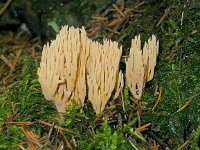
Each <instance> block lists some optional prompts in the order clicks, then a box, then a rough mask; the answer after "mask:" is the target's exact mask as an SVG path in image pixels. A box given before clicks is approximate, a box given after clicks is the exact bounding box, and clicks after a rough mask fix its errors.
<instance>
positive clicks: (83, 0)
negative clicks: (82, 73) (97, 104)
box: [0, 0, 200, 150]
mask: <svg viewBox="0 0 200 150" xmlns="http://www.w3.org/2000/svg"><path fill="white" fill-rule="evenodd" d="M122 2H123V1H112V2H108V1H100V0H97V1H91V0H75V1H69V2H66V1H63V0H59V1H56V2H53V1H51V0H47V1H43V0H42V1H39V0H34V1H25V0H15V1H12V2H11V4H10V5H9V7H8V8H7V10H6V11H5V12H4V13H3V14H2V15H1V16H0V27H1V31H2V32H1V34H0V56H1V59H0V71H1V72H0V107H1V109H0V148H1V149H22V148H31V146H32V147H33V146H35V147H36V148H38V149H47V148H50V149H58V148H60V149H62V147H65V149H66V148H68V149H71V148H73V149H75V148H76V149H144V148H148V149H154V150H155V149H156V148H158V149H166V148H168V149H178V148H183V149H184V148H185V149H195V150H197V149H199V147H200V103H199V102H200V101H199V99H200V78H199V75H200V71H199V70H200V65H199V64H200V57H199V56H200V50H199V47H200V31H199V29H200V12H199V9H200V2H199V1H198V0H187V1H185V0H159V1H156V0H144V1H142V0H137V1H131V0H127V1H125V3H124V6H123V3H122ZM5 3H6V1H2V2H1V5H0V8H2V7H3V6H4V5H3V4H5ZM112 3H113V4H115V6H116V7H118V8H120V9H121V8H122V9H121V11H122V13H123V15H119V13H118V11H117V10H115V9H114V7H113V5H112ZM92 16H95V17H102V18H106V19H104V20H103V21H99V20H95V19H94V17H93V18H91V17H92ZM115 20H118V21H116V22H113V21H115ZM111 23H112V24H111ZM22 24H25V26H26V28H27V30H25V28H24V27H23V26H22ZM65 24H68V25H74V26H82V25H84V26H86V29H87V31H88V33H89V36H90V37H91V38H93V39H95V40H99V41H101V40H102V39H103V38H111V39H112V40H116V41H118V42H119V43H120V44H121V45H123V57H122V61H121V63H120V68H121V69H122V70H123V71H124V72H125V59H124V57H126V56H127V55H128V53H129V48H130V45H131V39H132V38H134V36H135V35H138V34H140V35H141V37H142V43H144V41H146V40H147V39H148V38H149V37H150V36H151V35H152V34H155V35H156V36H157V38H158V39H159V41H160V49H159V52H160V53H159V57H158V62H157V66H156V71H155V75H154V79H153V80H152V81H151V82H149V83H147V85H146V88H145V92H144V95H143V98H142V109H143V111H142V114H141V116H140V118H141V122H142V125H148V126H147V128H145V130H144V131H141V132H140V131H138V122H139V121H138V116H137V105H136V102H135V100H134V98H133V96H132V95H131V93H130V92H129V89H128V87H127V86H125V87H124V89H123V92H122V96H121V97H120V98H119V99H118V100H116V101H113V100H110V102H109V103H108V105H107V106H108V107H107V109H106V110H105V111H104V113H103V114H101V115H100V116H95V114H94V111H93V109H92V106H91V104H90V103H89V102H88V101H86V104H85V106H84V108H83V110H82V111H81V110H79V108H78V106H77V104H76V103H74V105H73V107H71V108H69V110H68V111H67V113H65V114H58V113H57V111H56V108H55V106H54V104H52V103H51V102H49V101H46V100H45V98H44V96H43V95H42V91H41V87H40V84H39V82H38V79H37V78H38V77H37V67H38V65H39V61H40V55H41V49H42V44H41V43H43V42H46V41H49V39H53V38H55V35H56V32H58V31H59V29H60V28H61V26H62V25H65ZM13 27H14V28H13ZM11 28H12V30H11ZM19 50H21V51H22V52H21V53H20V52H19ZM18 55H19V57H18ZM2 56H3V57H2ZM2 58H3V59H2ZM5 58H6V59H7V61H5ZM15 59H16V60H17V64H16V65H14V63H11V65H9V62H14V60H15ZM12 67H13V68H12ZM156 87H158V91H157V93H156V92H155V89H156ZM161 87H162V91H163V92H162V95H161V99H160V102H159V103H158V105H157V107H156V108H155V109H154V111H152V108H153V107H154V105H155V102H156V100H157V98H158V93H159V90H160V89H161ZM122 99H123V100H124V102H123V101H122ZM123 103H124V108H123V107H122V105H123ZM118 104H120V106H118ZM185 104H188V105H187V106H186V105H185ZM113 106H116V107H113ZM185 106H186V107H185ZM10 122H16V124H14V123H10ZM19 123H21V124H19ZM146 129H147V130H146ZM28 131H29V132H32V133H33V134H34V135H37V136H36V137H35V138H34V136H33V135H32V136H31V137H30V135H29V132H28ZM30 139H31V140H30ZM30 141H34V142H33V143H34V144H33V145H31V144H30V143H31V142H30ZM184 144H185V145H184ZM20 146H21V147H20Z"/></svg>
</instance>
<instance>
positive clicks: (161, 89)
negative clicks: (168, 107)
mask: <svg viewBox="0 0 200 150" xmlns="http://www.w3.org/2000/svg"><path fill="white" fill-rule="evenodd" d="M162 91H163V88H162V86H161V87H160V92H159V95H158V99H157V101H156V103H155V105H154V106H153V108H152V111H154V110H155V108H156V107H157V105H158V103H159V102H160V98H161V96H162Z"/></svg>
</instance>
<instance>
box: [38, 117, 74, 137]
mask: <svg viewBox="0 0 200 150" xmlns="http://www.w3.org/2000/svg"><path fill="white" fill-rule="evenodd" d="M35 121H37V122H39V123H41V124H44V125H46V126H49V127H52V124H50V123H48V122H45V121H42V120H38V119H35ZM54 128H55V129H59V130H62V131H66V132H69V133H72V134H76V132H73V131H70V130H69V129H66V128H62V127H58V126H56V125H55V126H54Z"/></svg>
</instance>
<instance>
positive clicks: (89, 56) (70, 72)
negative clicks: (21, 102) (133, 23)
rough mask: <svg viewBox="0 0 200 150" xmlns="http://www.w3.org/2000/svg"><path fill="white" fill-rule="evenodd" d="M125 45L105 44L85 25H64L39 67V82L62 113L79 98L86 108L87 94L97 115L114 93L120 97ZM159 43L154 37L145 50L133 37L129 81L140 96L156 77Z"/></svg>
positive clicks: (138, 40)
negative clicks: (89, 31)
mask: <svg viewBox="0 0 200 150" xmlns="http://www.w3.org/2000/svg"><path fill="white" fill-rule="evenodd" d="M121 54H122V47H119V46H118V43H117V42H112V41H110V40H104V41H103V44H100V43H98V42H94V41H92V40H91V39H89V38H88V37H87V34H86V31H85V30H84V28H82V29H79V28H74V27H68V26H64V27H63V28H62V29H61V31H60V33H59V34H58V35H57V37H56V39H55V40H53V41H52V42H51V44H49V43H47V44H46V45H45V46H44V48H43V52H42V58H41V63H40V67H39V68H38V76H39V82H40V84H41V87H42V91H43V94H44V96H45V98H46V99H47V100H51V101H54V103H55V105H56V107H57V109H58V111H59V112H65V107H67V106H69V105H70V104H71V100H76V101H77V103H78V104H79V106H80V108H82V107H83V105H84V101H85V97H86V94H87V92H86V91H87V90H86V86H88V98H89V100H90V101H91V103H92V106H93V108H94V110H95V112H96V114H99V113H101V112H102V111H103V110H104V108H105V106H106V103H107V102H108V100H109V98H110V97H111V95H112V92H113V91H115V94H114V99H116V98H117V97H118V95H119V93H120V90H122V88H123V85H124V81H123V74H122V72H121V71H119V63H120V57H121ZM157 55H158V42H157V41H156V38H155V36H152V38H151V39H149V41H148V42H147V43H145V46H144V48H143V50H141V42H140V37H139V36H138V37H136V38H135V39H134V40H132V47H131V49H130V58H128V60H127V61H126V84H127V85H128V86H129V88H130V90H131V92H132V94H133V95H134V97H135V98H137V99H140V98H141V95H142V91H143V88H144V85H145V83H146V81H149V80H151V79H152V78H153V74H154V67H155V65H156V57H157Z"/></svg>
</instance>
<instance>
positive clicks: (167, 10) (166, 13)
mask: <svg viewBox="0 0 200 150" xmlns="http://www.w3.org/2000/svg"><path fill="white" fill-rule="evenodd" d="M169 11H170V8H168V9H166V10H165V13H164V15H163V16H162V17H161V18H160V20H159V21H158V23H157V24H156V27H158V26H159V25H160V24H161V22H162V21H163V20H164V19H165V18H166V17H167V15H168V14H169Z"/></svg>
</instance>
